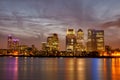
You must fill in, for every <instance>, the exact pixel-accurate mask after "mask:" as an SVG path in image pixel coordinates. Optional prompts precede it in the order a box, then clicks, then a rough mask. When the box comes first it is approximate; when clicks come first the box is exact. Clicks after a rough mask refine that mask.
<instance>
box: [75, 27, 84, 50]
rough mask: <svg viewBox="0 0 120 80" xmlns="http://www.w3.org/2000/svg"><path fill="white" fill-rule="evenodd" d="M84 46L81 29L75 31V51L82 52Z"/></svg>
mask: <svg viewBox="0 0 120 80" xmlns="http://www.w3.org/2000/svg"><path fill="white" fill-rule="evenodd" d="M84 50H85V46H84V33H83V30H82V29H79V30H78V31H77V36H76V51H84Z"/></svg>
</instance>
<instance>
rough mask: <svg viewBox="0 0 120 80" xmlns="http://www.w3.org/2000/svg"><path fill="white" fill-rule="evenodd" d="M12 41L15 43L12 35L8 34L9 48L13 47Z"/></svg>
mask: <svg viewBox="0 0 120 80" xmlns="http://www.w3.org/2000/svg"><path fill="white" fill-rule="evenodd" d="M12 43H13V40H12V35H8V43H7V48H8V49H12Z"/></svg>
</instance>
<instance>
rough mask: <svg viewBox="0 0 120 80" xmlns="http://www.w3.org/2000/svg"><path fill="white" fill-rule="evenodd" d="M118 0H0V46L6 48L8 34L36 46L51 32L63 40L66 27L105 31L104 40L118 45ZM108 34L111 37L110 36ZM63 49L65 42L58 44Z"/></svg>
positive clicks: (84, 30)
mask: <svg viewBox="0 0 120 80" xmlns="http://www.w3.org/2000/svg"><path fill="white" fill-rule="evenodd" d="M119 2H120V1H119V0H109V2H107V0H69V1H68V0H59V1H58V0H51V1H49V0H29V1H28V0H11V1H9V0H1V1H0V48H7V36H8V35H9V34H11V35H13V36H14V37H16V38H19V39H20V42H21V44H27V45H29V46H31V45H32V44H34V45H35V46H36V47H37V48H38V49H39V48H40V46H41V42H44V41H46V38H47V37H48V36H49V35H50V34H51V33H57V34H58V35H59V38H60V45H62V43H64V44H65V35H66V29H67V28H74V29H76V30H77V29H82V30H83V32H84V33H85V38H86V39H87V30H88V29H93V28H94V29H102V30H104V31H105V44H106V45H110V46H112V47H113V48H120V45H119V40H120V37H119V35H120V32H119V31H120V20H119V19H120V14H119V12H120V10H119V7H120V3H119ZM111 38H112V39H111ZM62 46H63V49H64V48H65V45H62Z"/></svg>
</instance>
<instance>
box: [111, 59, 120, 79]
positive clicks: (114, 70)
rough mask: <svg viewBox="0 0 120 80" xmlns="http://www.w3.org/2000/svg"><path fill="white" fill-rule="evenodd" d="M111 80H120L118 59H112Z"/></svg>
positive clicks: (119, 62) (119, 60) (119, 61)
mask: <svg viewBox="0 0 120 80" xmlns="http://www.w3.org/2000/svg"><path fill="white" fill-rule="evenodd" d="M112 80H120V58H118V59H116V58H113V59H112Z"/></svg>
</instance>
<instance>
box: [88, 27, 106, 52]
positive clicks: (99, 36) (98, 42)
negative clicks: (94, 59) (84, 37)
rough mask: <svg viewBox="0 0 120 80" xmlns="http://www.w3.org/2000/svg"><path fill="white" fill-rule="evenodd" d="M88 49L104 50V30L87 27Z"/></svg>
mask: <svg viewBox="0 0 120 80" xmlns="http://www.w3.org/2000/svg"><path fill="white" fill-rule="evenodd" d="M87 50H88V51H104V30H94V29H88V42H87Z"/></svg>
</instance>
